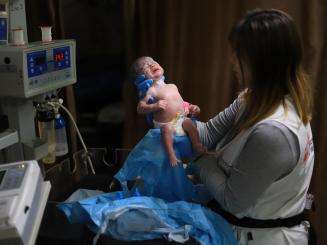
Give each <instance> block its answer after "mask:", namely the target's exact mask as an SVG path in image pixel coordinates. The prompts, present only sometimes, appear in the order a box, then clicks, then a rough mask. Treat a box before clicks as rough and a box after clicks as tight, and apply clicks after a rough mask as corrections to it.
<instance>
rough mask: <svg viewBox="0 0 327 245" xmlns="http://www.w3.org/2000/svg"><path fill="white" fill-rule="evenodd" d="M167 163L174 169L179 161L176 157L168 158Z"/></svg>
mask: <svg viewBox="0 0 327 245" xmlns="http://www.w3.org/2000/svg"><path fill="white" fill-rule="evenodd" d="M169 162H170V165H171V166H172V167H175V166H177V164H178V163H179V162H181V160H179V159H178V158H177V157H176V156H170V157H169Z"/></svg>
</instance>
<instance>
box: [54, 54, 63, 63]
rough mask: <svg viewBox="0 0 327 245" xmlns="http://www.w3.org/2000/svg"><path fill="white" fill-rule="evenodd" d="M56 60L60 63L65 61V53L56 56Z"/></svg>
mask: <svg viewBox="0 0 327 245" xmlns="http://www.w3.org/2000/svg"><path fill="white" fill-rule="evenodd" d="M54 60H55V61H56V62H60V61H62V60H64V53H58V54H56V55H55V57H54Z"/></svg>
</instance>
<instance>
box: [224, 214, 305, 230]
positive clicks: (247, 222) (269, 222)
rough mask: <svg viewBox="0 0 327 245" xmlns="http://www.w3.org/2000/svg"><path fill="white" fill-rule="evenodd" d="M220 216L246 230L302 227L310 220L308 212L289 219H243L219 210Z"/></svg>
mask: <svg viewBox="0 0 327 245" xmlns="http://www.w3.org/2000/svg"><path fill="white" fill-rule="evenodd" d="M219 214H220V215H221V216H223V217H224V218H225V219H226V220H227V221H228V222H229V223H230V224H232V225H235V226H240V227H246V228H276V227H288V228H290V227H294V226H297V225H300V224H301V223H302V222H303V221H307V220H308V215H307V214H306V212H304V211H303V212H302V213H300V214H297V215H294V216H292V217H288V218H278V219H265V220H261V219H253V218H249V217H243V218H241V219H239V218H237V217H236V216H234V215H232V214H231V213H228V212H226V211H223V210H219Z"/></svg>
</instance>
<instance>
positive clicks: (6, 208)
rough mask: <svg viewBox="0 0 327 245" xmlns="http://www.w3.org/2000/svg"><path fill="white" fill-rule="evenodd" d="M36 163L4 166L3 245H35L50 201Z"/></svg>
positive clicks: (0, 194) (0, 185)
mask: <svg viewBox="0 0 327 245" xmlns="http://www.w3.org/2000/svg"><path fill="white" fill-rule="evenodd" d="M49 191H50V183H49V182H44V181H43V177H42V175H41V172H40V168H39V166H38V163H37V162H36V161H25V162H17V163H11V164H5V165H0V244H1V245H9V244H10V245H14V244H24V245H25V244H34V243H35V240H36V237H37V233H38V229H39V227H40V223H41V219H42V215H43V212H44V208H45V205H46V201H47V199H48V195H49Z"/></svg>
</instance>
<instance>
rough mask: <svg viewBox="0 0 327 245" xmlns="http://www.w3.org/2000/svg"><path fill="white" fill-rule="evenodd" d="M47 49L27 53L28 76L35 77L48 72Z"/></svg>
mask: <svg viewBox="0 0 327 245" xmlns="http://www.w3.org/2000/svg"><path fill="white" fill-rule="evenodd" d="M47 68H48V65H47V59H46V51H45V50H43V51H36V52H32V53H28V54H27V69H28V77H35V76H38V75H41V74H43V73H45V72H47Z"/></svg>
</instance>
